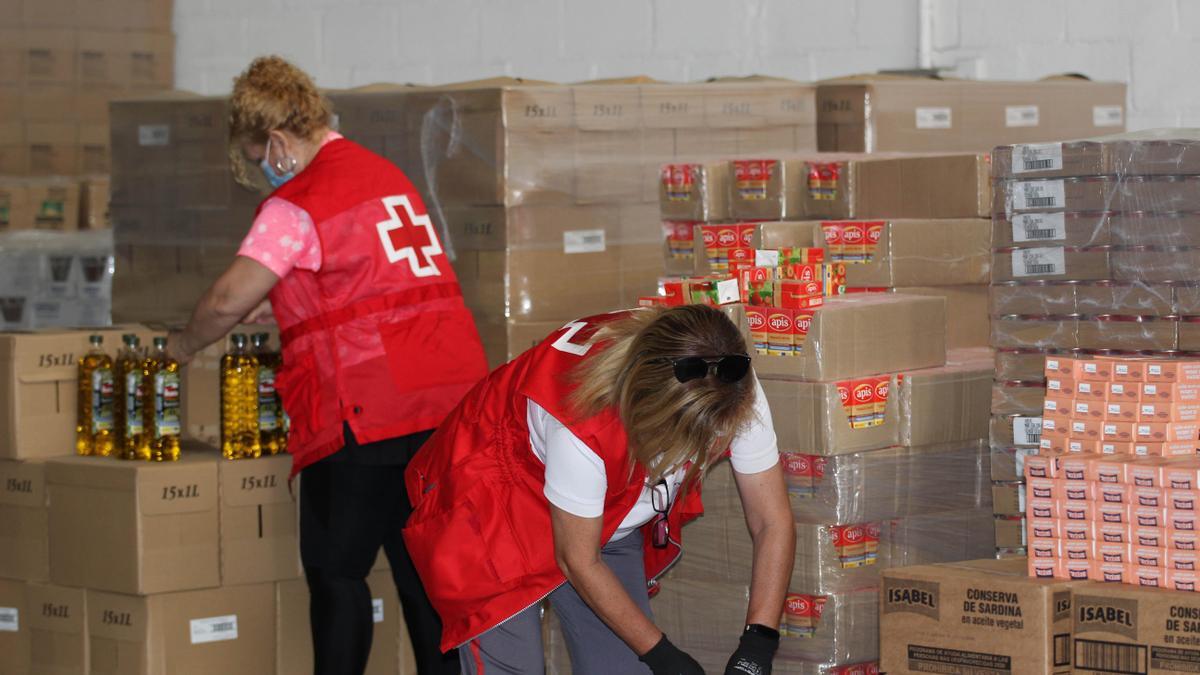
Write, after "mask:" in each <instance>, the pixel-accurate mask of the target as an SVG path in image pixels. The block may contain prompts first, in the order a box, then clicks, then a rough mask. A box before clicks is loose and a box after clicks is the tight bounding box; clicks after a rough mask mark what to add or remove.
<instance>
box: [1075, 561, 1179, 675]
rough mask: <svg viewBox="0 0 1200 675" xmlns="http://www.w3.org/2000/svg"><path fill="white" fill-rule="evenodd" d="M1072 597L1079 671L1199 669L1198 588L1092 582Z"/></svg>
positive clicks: (1150, 671)
mask: <svg viewBox="0 0 1200 675" xmlns="http://www.w3.org/2000/svg"><path fill="white" fill-rule="evenodd" d="M1072 600H1073V603H1074V608H1073V614H1074V622H1073V623H1074V625H1073V630H1074V638H1073V642H1072V651H1073V656H1074V664H1075V671H1074V672H1077V673H1100V672H1114V671H1117V670H1124V671H1128V672H1139V673H1148V674H1149V673H1178V672H1188V671H1189V670H1191V669H1194V664H1195V650H1194V649H1191V648H1190V647H1192V646H1194V644H1195V643H1194V641H1195V637H1194V631H1193V630H1192V629H1193V628H1194V626H1193V625H1192V623H1193V621H1194V617H1196V616H1198V615H1200V599H1198V598H1197V596H1196V595H1195V594H1194V593H1180V592H1178V591H1169V590H1164V589H1159V588H1139V587H1137V586H1132V585H1114V584H1104V585H1100V584H1094V583H1089V584H1081V585H1079V586H1076V587H1075V588H1074V589H1073V598H1072Z"/></svg>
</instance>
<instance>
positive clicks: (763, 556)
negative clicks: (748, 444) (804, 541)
mask: <svg viewBox="0 0 1200 675" xmlns="http://www.w3.org/2000/svg"><path fill="white" fill-rule="evenodd" d="M733 476H734V481H735V482H736V483H737V487H738V493H739V495H740V496H741V500H742V510H743V511H744V512H745V514H746V527H747V529H749V530H750V538H751V540H752V541H753V542H754V563H753V565H754V566H753V575H752V577H751V581H750V605H749V607H748V608H747V610H746V623H748V624H753V623H756V624H762V625H764V626H777V625H779V617H780V616H781V615H782V614H783V602H784V599H785V596H786V595H787V588H788V582H789V581H790V580H791V576H792V562H793V557H794V555H795V552H796V526H795V523H794V522H793V521H792V510H791V505H790V504H789V503H788V496H787V487H786V485H785V483H784V480H783V468H782V466H781V465H780V464H779V463H776V464H775V466H773V467H771V468H770V469H767V470H766V471H760V472H758V473H752V474H742V473H738V472H737V471H734V474H733Z"/></svg>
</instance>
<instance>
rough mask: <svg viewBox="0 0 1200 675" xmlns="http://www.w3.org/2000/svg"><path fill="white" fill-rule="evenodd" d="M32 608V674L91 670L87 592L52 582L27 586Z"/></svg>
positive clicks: (29, 602) (85, 671)
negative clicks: (51, 583) (55, 584)
mask: <svg viewBox="0 0 1200 675" xmlns="http://www.w3.org/2000/svg"><path fill="white" fill-rule="evenodd" d="M25 598H26V602H27V603H28V607H29V612H28V615H29V642H30V654H31V668H30V671H29V672H30V673H33V674H34V675H68V673H85V674H86V673H89V672H91V670H90V668H89V666H90V663H89V658H88V614H87V592H86V591H84V590H83V589H82V588H67V587H65V586H53V585H50V584H37V583H30V584H29V585H28V586H26V587H25Z"/></svg>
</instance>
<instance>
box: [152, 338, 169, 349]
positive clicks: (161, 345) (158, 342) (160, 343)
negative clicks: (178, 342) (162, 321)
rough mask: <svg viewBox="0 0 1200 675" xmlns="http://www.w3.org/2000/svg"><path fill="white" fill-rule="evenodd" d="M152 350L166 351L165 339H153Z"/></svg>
mask: <svg viewBox="0 0 1200 675" xmlns="http://www.w3.org/2000/svg"><path fill="white" fill-rule="evenodd" d="M154 348H155V349H166V348H167V338H165V337H156V338H154Z"/></svg>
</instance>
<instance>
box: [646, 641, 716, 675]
mask: <svg viewBox="0 0 1200 675" xmlns="http://www.w3.org/2000/svg"><path fill="white" fill-rule="evenodd" d="M638 660H639V661H641V662H642V663H644V664H646V665H647V666H650V672H652V673H654V675H704V669H703V668H701V667H700V664H699V663H697V662H696V659H693V658H692V657H690V656H688V654H687V652H685V651H683V650H682V649H680V648H679V647H676V646H675V645H673V644H671V641H670V640H668V639H667V636H666V634H664V635H663V636H662V639H661V640H659V641H658V644H656V645H654V646H653V647H651V648H650V651H648V652H646V653H645V654H642V655H641V656H639V657H638Z"/></svg>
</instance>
